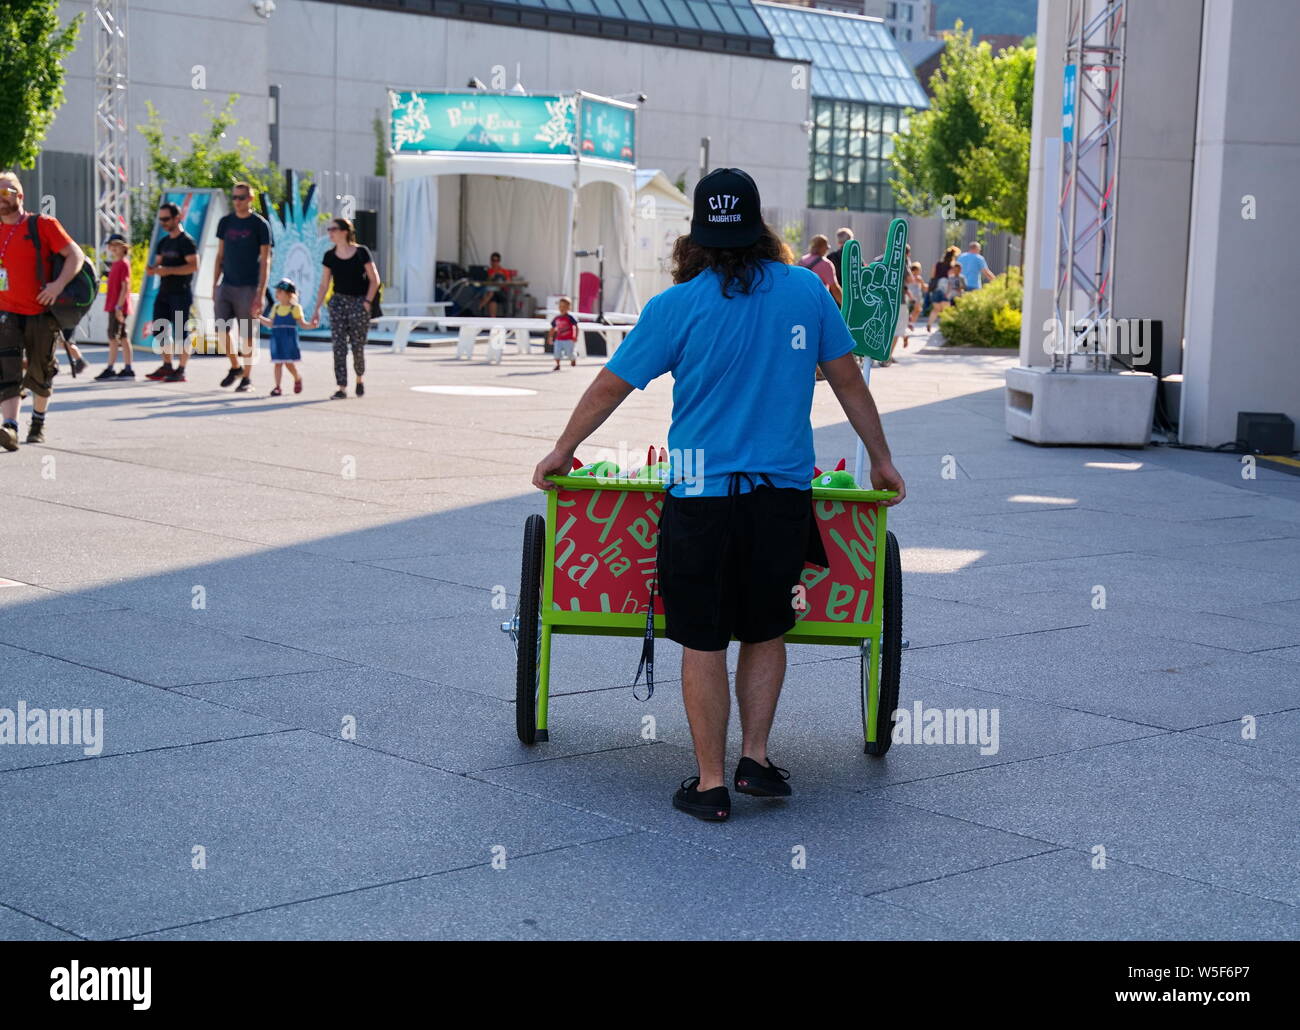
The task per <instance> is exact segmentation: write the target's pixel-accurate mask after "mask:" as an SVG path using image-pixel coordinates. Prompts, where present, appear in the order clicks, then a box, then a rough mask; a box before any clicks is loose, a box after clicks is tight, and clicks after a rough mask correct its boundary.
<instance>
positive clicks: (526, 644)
mask: <svg viewBox="0 0 1300 1030" xmlns="http://www.w3.org/2000/svg"><path fill="white" fill-rule="evenodd" d="M905 238H906V228H905V224H904V223H903V222H902V221H901V220H895V222H894V224H893V226H891V231H890V240H889V245H888V246H887V248H886V253H885V260H884V262H883V263H881V264H876V265H873V266H871V267H869V268H865V269H864V268H862V266H861V262H860V255H859V254H858V252H857V251H856V250H855V251H854V252H853V255H852V257H850V255H849V254H848V253H846V255H845V268H846V269H848V270H849V274H848V276H847V277H846V279H847V280H848V281H847V282H846V289H845V295H844V301H843V312H841V310H840V309H837V308H836V306H835V304H834V301H833V300H832V299H831V296H830V294H829V293H828V292H827V291H826V289H825V287H824V286H823V285H822V283H821V281H820V280H819V279H818V278H817V277H816V276H815V275H814V274H813V273H812V272H810V271H808V270H807V269H805V268H801V267H798V266H792V265H787V264H785V262H784V260H783V245H782V243H781V240H780V239H779V237H777V235H776V234H775V233H774V232H773V231H772V229H771V228H770V227H769V226H768V225H767V224H765V223H764V221H763V218H762V215H761V214H760V207H759V193H758V187H757V186H756V184H755V183H754V180H753V179H752V178H750V176H749V175H748V174H746V173H745V172H743V171H741V170H740V169H737V168H724V169H719V170H716V171H713V172H711V173H710V174H708V175H707V176H705V177H704V178H703V179H701V180H700V182H699V184H698V185H697V186H696V188H695V198H694V214H693V217H692V220H691V231H690V234H689V235H687V236H683V237H681V238H680V239H679V240H678V241H677V244H676V246H675V248H674V251H673V264H674V270H673V281H674V283H675V285H674V286H672V287H671V288H669V289H668V290H666V291H664V292H663V293H661V294H659V295H658V296H656V297H654V298H652V299H651V300H650V301H649V303H648V304H647V305H646V307H645V309H644V311H643V312H642V313H641V316H640V318H639V320H638V323H637V325H636V327H635V328H634V329H633V330H632V331H631V333H629V334H628V336H627V339H626V341H625V342H624V343H623V345H622V346H621V347H620V348H619V349H618V351H617V352H616V353H615V355H614V357H613V358H611V359H610V361H609V362H608V363H607V364H606V366H605V367H604V368H603V369H602V370H601V371H600V372H599V373H598V375H597V376H596V379H595V381H594V382H593V383H592V385H591V386H590V387H589V388H588V389H587V391H586V392H585V393H584V394H583V396H582V398H581V400H580V401H579V402H578V404H577V406H576V408H575V409H574V411H573V414H572V416H571V417H570V419H569V422H568V425H567V426H566V427H565V429H564V432H563V433H562V434H561V436H560V438H559V440H558V441H557V442H556V445H555V448H554V449H553V450H552V451H551V453H549V454H548V455H547V456H546V457H545V458H543V459H542V461H541V462H540V463H539V464H538V465H537V468H536V470H535V472H534V476H533V482H534V484H535V485H536V486H537V487H538V488H540V489H542V490H547V491H550V492H551V493H550V495H549V497H548V516H549V519H548V521H549V531H548V529H547V527H546V524H545V522H543V521H541V520H542V517H541V516H532V517H531V518H530V520H529V523H530V526H529V528H528V529H527V530H526V538H525V555H524V584H523V590H522V592H521V602H520V614H519V616H517V617H516V620H515V624H514V630H515V633H516V635H517V642H518V644H519V660H520V667H519V668H520V672H519V676H520V682H519V700H520V704H521V708H520V712H519V728H520V736H521V737H522V738H523V739H525V740H526V741H527V742H529V743H531V742H532V741H533V740H534V739H546V735H547V730H546V704H547V695H548V689H549V684H548V682H547V676H548V672H549V656H550V639H551V636H552V634H553V633H563V632H605V633H609V632H617V633H628V634H635V635H641V634H642V633H644V636H645V648H644V652H643V662H646V661H649V663H650V669H649V673H650V675H649V679H648V682H649V684H650V686H651V688H653V639H654V636H655V635H656V633H662V635H665V636H667V637H668V638H669V639H671V640H674V641H676V642H677V643H679V644H680V645H681V646H682V698H683V701H684V703H685V706H686V712H687V716H688V719H689V722H690V728H691V737H692V740H693V742H694V747H695V756H696V761H697V763H698V771H697V775H695V776H692V777H690V778H688V779H686V780H685V781H683V783H682V784H681V786H680V788H679V789H678V790H677V791H676V793H675V794H674V795H673V799H672V801H673V805H674V806H675V807H677V808H679V809H681V810H682V811H685V812H688V813H690V814H691V815H694V816H696V817H698V818H701V819H706V820H714V821H720V820H724V819H726V818H727V817H728V816H729V815H730V812H731V796H730V792H729V790H728V788H727V783H726V779H725V772H724V764H725V760H726V753H725V752H726V742H727V721H728V718H729V714H730V690H729V684H728V677H727V662H726V655H727V647H728V644H729V643H730V641H731V640H732V639H733V638H734V639H736V640H738V641H739V642H740V661H739V666H738V669H737V673H736V685H735V690H736V699H737V703H738V707H739V709H740V722H741V731H742V741H741V755H740V758H739V761H738V764H737V765H736V767H735V771H734V775H733V776H732V781H731V783H732V786H733V787H734V788H735V789H736V790H737V791H738V792H740V793H742V794H750V795H754V796H758V797H785V796H789V795H790V794H791V787H790V784H789V782H788V780H789V773H788V772H787V771H786V770H784V769H781V768H779V767H778V766H776V765H774V764H773V763H772V762H771V760H770V758H769V754H768V744H769V740H768V738H769V734H770V732H771V728H772V722H773V717H774V716H775V713H776V706H777V700H778V698H779V696H780V692H781V687H782V684H783V682H784V679H785V670H786V650H785V645H786V641H787V640H791V641H804V640H807V641H809V642H819V643H841V644H843V643H861V644H862V646H863V648H864V651H863V654H864V670H865V671H864V676H863V724H864V731H865V733H866V740H867V750H868V752H871V753H883V750H884V749H885V748H887V747H888V734H887V732H886V731H885V730H884V728H883V727H884V724H885V720H886V719H887V718H888V712H889V711H890V710H891V709H892V707H893V704H895V703H896V702H897V689H898V684H897V675H898V674H897V660H898V655H897V649H898V646H899V643H898V640H899V637H898V629H899V627H898V624H897V623H898V615H897V607H898V601H897V594H898V568H897V562H898V556H897V546H896V544H893V542H892V536H891V537H888V541H889V544H890V545H891V546H889V547H887V546H886V538H887V534H886V531H885V529H884V521H885V512H884V509H885V508H887V507H890V506H892V505H895V504H897V503H898V502H899V501H901V500H902V499H903V497H904V496H905V487H904V484H903V479H902V477H901V476H900V475H899V473H898V471H897V469H895V468H894V465H893V462H892V460H891V458H890V453H889V447H888V445H887V443H886V441H885V435H884V431H883V430H882V428H881V425H880V416H879V413H878V412H877V410H876V405H875V402H874V401H873V400H872V397H871V394H870V391H869V389H868V386H867V381H866V379H865V377H864V373H863V370H862V369H860V368H859V366H858V364H857V362H856V361H855V360H854V353H855V351H856V352H857V353H859V354H862V353H871V350H870V348H871V347H872V346H874V345H875V341H874V337H875V336H876V335H879V334H875V333H872V332H871V327H872V326H873V325H875V322H877V321H878V322H880V323H881V325H884V323H885V321H887V320H884V319H875V320H874V321H873V319H872V313H873V312H874V311H875V309H876V308H877V307H880V309H881V310H882V311H885V310H888V311H897V308H898V298H897V295H896V294H897V290H898V288H899V283H901V273H897V270H896V269H894V268H893V267H892V266H893V264H894V262H893V260H892V258H893V256H894V255H893V251H894V250H895V249H897V250H898V251H899V253H900V255H901V252H902V243H903V241H905ZM895 243H897V244H898V246H897V247H896V248H895V246H894V244H895ZM896 273H897V274H896ZM891 286H892V288H893V291H894V294H895V295H894V296H893V298H892V308H886V305H888V304H889V302H890V297H889V293H890V288H891ZM851 328H852V329H853V330H855V331H856V335H857V339H855V335H854V333H852V332H851V331H850V329H851ZM890 328H892V322H891V323H890V325H889V326H888V327H886V332H888V330H889V329H890ZM864 339H865V343H864ZM888 342H889V341H888V340H885V341H884V347H885V348H886V349H887V348H888ZM864 348H865V349H864ZM870 364H871V363H870V361H867V362H865V365H866V367H867V368H868V369H869V368H870ZM817 368H820V369H821V371H822V373H823V374H824V375H825V377H826V380H827V381H828V382H829V383H830V387H831V389H832V390H833V391H834V393H835V396H836V399H837V400H838V401H839V403H840V405H841V406H842V407H843V409H844V412H845V415H846V416H847V418H848V420H849V423H850V424H851V425H852V426H853V429H854V431H855V432H856V434H857V436H858V438H859V439H860V441H861V444H862V447H863V448H865V455H866V457H867V458H868V459H869V461H870V471H869V475H870V483H871V487H872V489H871V490H859V489H856V483H855V482H852V477H850V475H849V474H848V472H847V470H844V471H843V473H840V472H836V473H829V474H827V475H826V476H824V477H823V476H820V474H819V478H818V480H817V482H816V483H812V484H810V479H812V476H813V460H814V453H813V435H812V426H811V421H810V416H811V410H812V400H813V390H814V385H815V383H814V379H815V373H816V370H817ZM668 372H671V373H672V374H673V378H674V381H675V385H674V387H673V420H672V426H671V428H670V431H669V436H668V455H666V456H665V457H668V458H669V460H668V461H667V463H666V464H665V465H664V466H663V467H662V468H660V467H658V466H657V465H655V464H652V463H648V465H647V468H646V469H643V470H641V473H640V474H639V475H638V476H637V477H635V478H627V477H622V476H619V475H617V473H616V470H612V469H595V470H587V469H584V470H582V471H583V472H590V471H595V472H596V473H597V474H596V475H574V476H569V473H570V472H571V471H572V469H573V464H574V455H575V452H576V450H577V448H578V446H579V445H580V444H581V443H582V442H583V441H585V440H586V439H587V438H588V437H589V436H591V434H592V433H594V432H595V431H596V429H597V428H599V427H600V426H601V425H602V424H603V423H604V422H605V420H606V419H608V418H609V416H610V415H611V414H612V413H613V412H614V410H615V409H616V408H617V407H618V406H619V404H620V403H622V401H623V400H624V399H625V398H626V397H627V396H628V395H629V394H630V393H631V392H632V390H633V389H645V387H646V386H647V385H648V384H649V383H650V381H651V380H653V379H655V378H657V377H659V376H661V375H663V374H665V373H668ZM861 471H862V470H861V452H860V456H859V467H858V469H857V478H858V479H859V480H860V478H861ZM611 473H613V474H611ZM662 473H666V478H663V481H662V482H661V474H662ZM823 480H824V482H823ZM845 481H847V482H845ZM629 498H632V499H634V500H633V501H632V503H626V502H628V501H629ZM602 505H603V507H602ZM642 512H644V514H642ZM561 513H563V514H561ZM602 513H606V514H608V518H606V517H605V514H602ZM561 517H563V518H564V519H565V531H566V533H569V534H570V535H571V537H572V536H573V535H580V534H581V533H583V532H585V531H587V530H590V531H591V532H592V533H593V534H594V537H593V539H594V540H595V541H596V542H597V543H598V544H599V545H602V546H608V544H609V539H608V538H609V535H610V533H611V529H612V528H613V529H615V530H618V529H621V530H625V531H626V532H625V533H624V534H623V535H620V536H619V537H618V540H619V541H623V540H624V538H625V537H626V540H627V542H628V547H629V556H628V557H627V562H628V565H627V568H628V569H631V568H632V563H633V561H634V559H635V560H639V561H640V562H641V563H642V566H643V567H644V568H645V569H646V571H647V573H648V574H647V575H645V576H644V577H643V576H629V577H626V578H625V579H623V580H622V581H621V582H622V583H626V582H628V581H629V580H631V581H635V582H636V583H637V584H641V583H644V584H645V594H644V607H643V608H638V611H637V612H635V613H627V612H626V611H625V610H622V611H615V610H613V609H612V606H611V605H610V603H609V601H608V596H607V595H602V599H601V600H599V601H597V600H594V599H593V600H591V601H587V600H585V599H584V598H583V597H582V596H579V595H577V594H575V593H574V589H575V587H574V584H575V583H576V582H578V580H575V579H574V578H573V577H572V576H565V577H562V578H563V579H564V580H567V582H566V583H563V584H562V583H561V582H560V578H561V577H557V575H556V570H555V563H556V561H557V547H556V532H557V522H558V521H559V519H560V518H561ZM620 517H621V518H622V519H623V521H622V522H619V519H620ZM533 520H538V521H537V522H534V521H533ZM638 527H639V528H638ZM602 534H603V535H602ZM823 534H826V535H827V537H828V538H829V539H831V540H832V546H831V547H830V549H829V550H828V548H827V545H826V542H825V539H824V538H823ZM635 541H640V542H641V544H640V552H641V553H639V554H638V553H637V552H636V546H634V542H635ZM619 553H620V554H621V547H620V549H619ZM891 561H892V565H891ZM530 564H531V567H532V568H533V569H534V570H535V571H534V573H533V575H532V578H531V579H530ZM621 570H622V567H621V566H620V571H621ZM604 571H605V572H606V573H608V574H610V575H617V574H618V573H617V572H614V571H611V570H609V569H606V570H604ZM593 574H594V572H593ZM891 583H892V586H891ZM882 587H883V588H882ZM620 588H621V585H620ZM565 591H567V592H568V593H567V594H566V596H561V594H562V593H564V592H565ZM891 591H892V593H893V594H894V595H895V600H894V602H893V604H894V609H895V610H894V612H893V613H892V614H891V613H890V612H889V611H888V608H889V605H890V600H889V598H888V597H886V595H887V594H890V593H891ZM639 593H640V591H639V589H638V591H637V595H638V603H639ZM656 595H658V596H656ZM659 612H662V617H660V616H659V614H658V613H659ZM882 622H883V623H884V624H885V625H883V626H882ZM889 623H892V625H891V624H889ZM891 641H892V642H893V653H892V655H891V654H889V653H888V651H889V647H890V643H891ZM868 663H869V664H870V669H867V665H868ZM891 663H892V677H893V682H892V698H891V697H890V696H889V694H890V690H889V684H888V683H884V682H882V675H881V670H882V669H884V671H885V674H886V678H888V675H887V674H888V673H889V669H890V665H891ZM639 675H640V673H639V672H638V678H639ZM886 706H887V707H886ZM882 708H883V711H882ZM873 746H874V749H873Z"/></svg>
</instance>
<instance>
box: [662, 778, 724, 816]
mask: <svg viewBox="0 0 1300 1030" xmlns="http://www.w3.org/2000/svg"><path fill="white" fill-rule="evenodd" d="M699 785H700V778H699V777H698V776H692V777H691V778H690V779H689V780H682V785H681V786H680V787H678V788H677V793H676V794H674V795H673V808H679V809H681V810H682V811H683V812H689V813H690V814H691V815H693V816H695V818H696V819H703V820H705V821H706V822H711V823H720V822H723V821H725V820H726V818H727V817H728V816H729V815H731V795H730V794H728V793H727V788H726V787H714V788H713V789H712V790H706V791H703V792H701V791H698V790H696V789H695V788H696V787H698V786H699Z"/></svg>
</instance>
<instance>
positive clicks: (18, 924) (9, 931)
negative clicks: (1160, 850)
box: [0, 902, 884, 941]
mask: <svg viewBox="0 0 1300 1030" xmlns="http://www.w3.org/2000/svg"><path fill="white" fill-rule="evenodd" d="M869 904H878V903H877V902H869ZM881 907H882V908H883V907H884V906H881ZM76 940H80V938H78V937H77V935H76V934H71V933H66V932H65V931H63V930H60V929H59V928H58V927H55V926H51V925H50V924H49V923H45V922H42V921H41V920H39V919H33V918H32V917H31V916H29V915H25V914H23V913H22V912H18V911H16V910H14V909H12V908H9V907H8V906H6V905H0V941H76Z"/></svg>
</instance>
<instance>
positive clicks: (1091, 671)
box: [907, 626, 1300, 729]
mask: <svg viewBox="0 0 1300 1030" xmlns="http://www.w3.org/2000/svg"><path fill="white" fill-rule="evenodd" d="M907 660H908V663H909V668H910V669H911V670H912V671H914V672H916V673H919V674H921V675H923V676H930V677H933V678H935V679H939V680H943V681H945V682H949V683H961V684H965V685H967V686H972V687H978V688H982V689H985V690H989V691H992V692H994V693H999V694H1011V695H1015V696H1019V697H1028V698H1033V699H1035V700H1038V701H1043V702H1047V703H1051V704H1057V705H1062V706H1067V707H1071V708H1076V709H1079V710H1082V711H1088V712H1094V713H1096V714H1098V715H1104V716H1108V717H1110V718H1115V719H1127V720H1131V721H1133V722H1136V723H1141V724H1144V725H1148V726H1159V727H1164V728H1165V729H1187V728H1189V727H1192V726H1199V725H1204V724H1207V723H1211V722H1218V721H1221V720H1223V719H1230V718H1236V717H1238V716H1239V715H1241V714H1243V712H1245V711H1249V710H1253V711H1261V712H1272V711H1281V710H1282V709H1285V708H1290V707H1293V706H1294V705H1295V703H1296V701H1297V700H1298V699H1300V682H1298V681H1297V678H1296V676H1295V674H1294V671H1293V669H1292V664H1291V663H1288V662H1283V661H1279V660H1275V659H1270V658H1267V657H1264V656H1263V655H1256V654H1234V653H1226V652H1224V651H1223V650H1222V649H1219V648H1211V647H1204V646H1201V645H1198V644H1191V643H1185V642H1181V641H1174V640H1166V639H1163V638H1161V637H1146V636H1143V635H1142V634H1141V633H1140V632H1137V631H1128V632H1124V631H1119V630H1111V629H1108V628H1105V627H1098V626H1093V627H1089V628H1085V629H1069V630H1048V631H1045V632H1043V633H1029V634H1025V635H1024V636H1019V637H1000V638H997V639H994V640H985V641H978V642H974V643H967V644H951V645H945V646H942V647H934V648H923V649H921V650H918V651H917V652H916V653H915V654H913V655H909V656H908V659H907Z"/></svg>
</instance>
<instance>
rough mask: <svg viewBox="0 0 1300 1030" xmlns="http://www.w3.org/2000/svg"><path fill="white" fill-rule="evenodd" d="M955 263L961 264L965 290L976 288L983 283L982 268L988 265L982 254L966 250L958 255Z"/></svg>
mask: <svg viewBox="0 0 1300 1030" xmlns="http://www.w3.org/2000/svg"><path fill="white" fill-rule="evenodd" d="M957 264H959V265H961V274H962V277H963V278H964V279H965V280H966V289H967V290H978V289H979V288H980V287H981V286H983V285H984V270H985V269H986V268H988V267H989V263H988V262H987V261H985V260H984V255H983V254H973V253H971V252H970V251H969V250H968V251H966V253H965V254H961V255H959V256H958V258H957Z"/></svg>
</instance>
